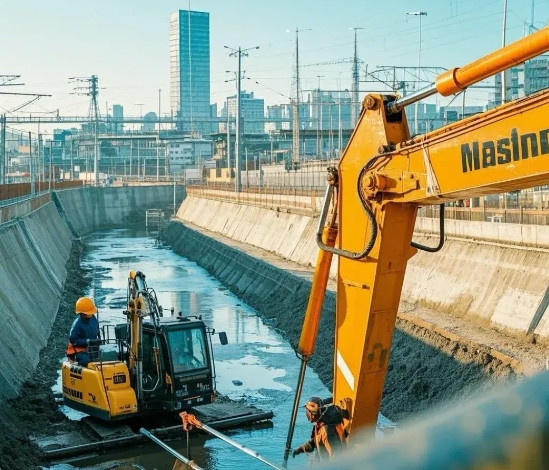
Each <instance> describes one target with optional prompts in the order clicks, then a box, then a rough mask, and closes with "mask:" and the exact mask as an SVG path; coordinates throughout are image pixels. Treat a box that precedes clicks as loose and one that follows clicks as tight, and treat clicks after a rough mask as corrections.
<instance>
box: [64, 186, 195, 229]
mask: <svg viewBox="0 0 549 470" xmlns="http://www.w3.org/2000/svg"><path fill="white" fill-rule="evenodd" d="M56 194H57V195H58V196H59V200H60V202H61V205H62V208H63V210H64V211H65V212H66V214H67V217H68V220H69V222H70V224H71V226H72V227H73V228H74V230H75V231H76V232H77V233H79V234H85V233H88V232H91V231H94V230H98V229H101V228H106V227H113V226H121V225H123V224H127V223H132V222H135V221H136V220H138V219H140V218H144V216H145V212H144V211H145V210H146V209H155V208H160V209H164V208H166V207H168V206H172V207H173V203H174V187H173V185H165V186H162V185H159V186H127V187H112V188H93V187H84V188H82V189H79V190H78V191H75V190H65V191H59V192H57V193H56ZM175 196H176V197H175V203H176V207H178V206H179V204H181V201H182V200H183V199H184V197H185V188H184V186H176V189H175Z"/></svg>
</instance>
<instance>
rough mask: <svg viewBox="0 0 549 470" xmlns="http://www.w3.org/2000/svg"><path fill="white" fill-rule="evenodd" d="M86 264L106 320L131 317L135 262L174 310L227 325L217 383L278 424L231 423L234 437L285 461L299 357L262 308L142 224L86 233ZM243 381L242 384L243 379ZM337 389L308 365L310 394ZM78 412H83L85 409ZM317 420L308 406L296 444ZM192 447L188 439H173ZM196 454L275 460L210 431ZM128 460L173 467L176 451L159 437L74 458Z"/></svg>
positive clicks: (238, 462)
mask: <svg viewBox="0 0 549 470" xmlns="http://www.w3.org/2000/svg"><path fill="white" fill-rule="evenodd" d="M86 244H87V246H88V248H87V252H86V255H85V257H84V259H83V265H84V266H85V267H86V268H89V269H90V270H91V271H92V273H93V282H92V287H91V291H90V292H89V293H88V294H89V295H90V296H92V297H93V298H94V299H95V301H96V303H97V305H98V307H99V320H100V322H101V323H112V324H116V323H120V322H121V321H124V317H123V315H122V310H123V308H124V307H125V301H126V288H127V277H128V273H129V271H130V270H138V271H142V272H143V273H144V274H145V275H146V280H147V284H148V286H149V287H152V288H153V289H154V290H155V291H156V294H157V296H158V300H159V303H160V305H162V306H163V307H164V309H165V311H166V310H169V309H171V308H172V307H173V308H174V309H175V311H176V312H179V311H181V312H182V313H183V314H184V315H185V314H190V315H198V314H200V315H202V317H203V319H204V321H205V322H206V324H208V325H209V326H212V327H214V328H215V329H216V331H225V332H226V333H227V336H228V340H229V344H228V345H225V346H222V345H221V344H220V343H219V338H218V337H217V336H214V338H213V348H214V354H215V359H216V373H217V378H216V381H217V389H218V390H219V392H220V393H222V394H224V395H227V396H229V397H230V398H232V399H234V400H245V401H246V403H249V404H252V405H255V406H257V407H259V408H261V409H263V410H272V411H273V412H274V414H275V417H274V419H273V420H272V426H267V427H265V426H256V427H250V428H246V429H239V430H231V431H225V432H226V433H227V434H228V435H229V436H230V437H231V438H232V439H234V440H236V441H237V442H239V443H241V444H243V445H245V446H246V447H248V448H251V449H253V450H255V451H257V452H259V453H260V454H261V455H262V456H264V457H265V458H267V459H268V460H270V461H271V462H273V463H276V464H280V463H281V461H282V456H283V453H284V446H285V442H286V435H287V432H288V423H289V421H290V414H291V409H292V404H293V397H294V390H295V386H296V382H297V377H298V372H299V360H298V359H297V357H296V355H295V353H294V351H293V350H292V349H291V347H290V346H289V345H288V343H287V342H286V341H285V340H284V339H283V338H282V337H281V336H280V334H278V333H277V332H276V331H274V329H272V328H271V327H269V326H268V325H265V324H264V323H263V322H262V321H261V319H260V317H259V316H258V314H257V312H256V311H254V310H253V309H252V308H251V307H249V306H247V305H246V304H244V303H243V302H242V301H241V300H239V299H238V298H237V297H235V296H234V295H233V294H231V293H230V292H229V291H228V290H227V289H226V288H224V287H223V285H221V284H220V283H219V282H218V281H216V279H214V278H212V277H211V276H210V275H209V274H208V273H207V272H206V271H204V270H203V269H202V268H200V267H199V266H197V265H196V264H195V263H193V262H190V261H188V260H187V259H185V258H182V257H181V256H179V255H176V254H174V253H173V252H172V251H171V250H170V249H169V248H168V247H164V246H162V245H159V244H158V243H157V242H156V240H155V239H154V238H151V237H149V236H147V234H146V233H143V232H141V233H140V232H138V231H135V230H122V229H121V230H111V231H105V232H97V233H95V234H94V235H93V236H92V237H90V238H89V239H87V240H86ZM240 383H241V385H240ZM312 395H318V396H321V397H328V396H330V391H329V390H328V389H327V388H326V387H325V386H324V385H323V384H322V383H321V382H320V380H319V379H318V377H317V376H316V374H315V373H314V372H313V371H312V370H308V371H307V373H306V378H305V386H304V390H303V395H302V401H304V400H305V399H306V398H307V397H308V396H312ZM70 416H71V417H72V418H74V419H78V417H79V414H77V413H71V414H70ZM310 429H311V427H310V424H309V423H308V422H307V421H306V419H305V416H304V413H300V415H299V416H298V420H297V425H296V429H295V433H294V446H297V445H299V444H301V443H302V442H304V441H306V440H307V439H308V438H309V435H310ZM168 444H169V445H170V446H171V447H173V448H174V449H175V450H177V451H178V452H180V453H181V454H183V455H186V454H187V452H186V442H185V441H184V440H183V438H182V439H181V440H180V441H170V442H169V443H168ZM191 457H192V458H193V459H194V460H195V462H196V463H197V464H198V465H200V466H202V467H203V468H208V469H217V468H223V469H224V470H228V469H229V470H230V469H233V468H234V469H237V468H238V469H241V468H242V467H246V468H248V469H252V468H258V469H259V468H268V467H267V466H266V465H265V464H263V463H262V462H260V461H258V460H256V459H254V458H252V457H251V456H249V455H247V454H245V453H244V452H242V451H240V450H237V449H235V448H234V447H231V446H230V445H229V444H227V443H225V442H223V441H221V440H218V439H216V438H210V437H208V436H205V435H204V434H193V435H192V439H191ZM112 460H117V461H124V462H128V463H130V462H131V463H133V464H137V465H139V466H141V467H142V468H144V469H171V468H172V467H173V465H174V463H175V459H174V458H173V457H172V456H171V455H169V454H168V453H167V452H166V451H164V450H162V449H161V448H160V447H158V446H157V445H155V444H152V443H151V444H149V445H146V446H144V447H138V448H132V449H129V450H126V451H117V453H114V454H113V453H111V454H105V455H101V457H100V458H98V457H94V458H87V459H85V460H80V461H78V462H71V463H72V465H75V466H90V465H98V464H99V463H102V462H106V461H112ZM290 460H291V461H290V463H289V467H291V466H294V467H297V466H298V463H299V464H300V465H302V464H304V463H305V461H306V457H305V456H303V455H301V456H299V457H298V458H296V459H295V460H292V459H290Z"/></svg>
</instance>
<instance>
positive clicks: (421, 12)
mask: <svg viewBox="0 0 549 470" xmlns="http://www.w3.org/2000/svg"><path fill="white" fill-rule="evenodd" d="M406 14H407V15H411V16H419V52H418V56H417V78H418V84H419V83H420V82H421V77H420V73H421V17H422V16H427V12H426V11H409V12H408V13H406ZM418 88H419V85H418ZM418 111H419V102H418V101H416V104H415V111H414V121H415V122H414V129H415V133H416V134H419V122H418Z"/></svg>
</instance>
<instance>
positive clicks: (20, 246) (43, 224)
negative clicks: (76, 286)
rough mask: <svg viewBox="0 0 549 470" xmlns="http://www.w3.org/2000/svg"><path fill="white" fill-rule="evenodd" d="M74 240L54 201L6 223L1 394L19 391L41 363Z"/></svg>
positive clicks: (1, 250)
mask: <svg viewBox="0 0 549 470" xmlns="http://www.w3.org/2000/svg"><path fill="white" fill-rule="evenodd" d="M72 241H73V236H72V234H71V232H70V230H69V228H68V227H67V225H66V224H65V223H64V222H63V220H62V219H61V217H60V216H59V213H58V211H57V209H56V207H55V205H54V203H53V202H49V203H47V204H46V205H44V206H42V207H41V208H40V209H38V210H36V211H34V212H31V213H30V214H28V215H26V216H24V217H21V218H18V219H16V220H14V221H11V222H9V223H6V224H3V225H0V259H2V263H1V264H0V286H1V287H0V312H2V314H1V315H0V336H1V338H2V340H1V341H0V364H2V367H0V399H4V398H10V397H14V396H16V395H17V394H18V393H19V390H20V388H21V385H22V383H23V382H24V381H25V379H26V378H27V377H29V376H30V375H31V374H32V372H33V371H34V368H35V367H36V365H37V364H38V359H39V352H40V349H42V348H43V347H44V346H45V345H46V343H47V340H48V337H49V334H50V329H51V326H52V324H53V321H54V319H55V313H56V312H57V308H58V306H59V301H60V294H61V292H62V291H63V285H64V283H65V278H66V271H65V265H66V263H67V261H68V259H69V255H70V250H71V245H72Z"/></svg>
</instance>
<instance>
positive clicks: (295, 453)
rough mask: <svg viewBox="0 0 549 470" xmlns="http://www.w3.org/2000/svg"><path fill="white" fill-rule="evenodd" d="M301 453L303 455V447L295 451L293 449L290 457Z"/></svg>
mask: <svg viewBox="0 0 549 470" xmlns="http://www.w3.org/2000/svg"><path fill="white" fill-rule="evenodd" d="M302 453H303V447H302V446H299V447H298V448H297V449H294V451H293V452H292V457H293V458H295V456H296V455H299V454H302Z"/></svg>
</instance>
